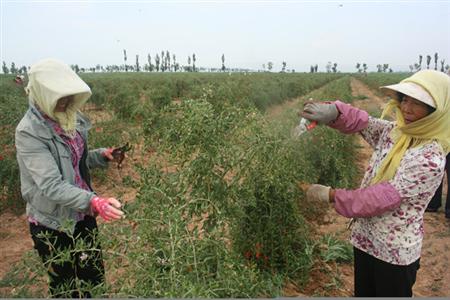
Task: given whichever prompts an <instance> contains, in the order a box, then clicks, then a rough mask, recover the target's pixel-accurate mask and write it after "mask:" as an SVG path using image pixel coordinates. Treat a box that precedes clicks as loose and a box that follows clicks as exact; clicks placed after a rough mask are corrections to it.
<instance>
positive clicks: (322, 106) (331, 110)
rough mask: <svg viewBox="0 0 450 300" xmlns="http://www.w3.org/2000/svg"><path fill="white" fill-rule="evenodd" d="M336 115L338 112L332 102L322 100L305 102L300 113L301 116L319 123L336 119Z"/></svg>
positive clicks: (326, 122)
mask: <svg viewBox="0 0 450 300" xmlns="http://www.w3.org/2000/svg"><path fill="white" fill-rule="evenodd" d="M338 115H339V112H338V110H337V108H336V105H335V104H334V103H324V102H312V103H307V104H306V105H305V107H304V108H303V113H302V117H304V118H306V119H308V120H310V121H317V122H319V123H321V124H328V123H330V122H332V121H334V120H336V119H337V117H338Z"/></svg>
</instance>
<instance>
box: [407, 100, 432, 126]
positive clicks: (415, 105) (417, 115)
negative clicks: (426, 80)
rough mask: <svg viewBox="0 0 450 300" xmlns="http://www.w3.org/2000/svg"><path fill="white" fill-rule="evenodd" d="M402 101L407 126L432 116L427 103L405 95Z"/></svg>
mask: <svg viewBox="0 0 450 300" xmlns="http://www.w3.org/2000/svg"><path fill="white" fill-rule="evenodd" d="M401 99H402V100H401V102H400V110H401V112H402V114H403V118H404V119H405V123H406V124H409V123H412V122H415V121H417V120H420V119H422V118H424V117H426V116H428V115H429V114H430V111H429V110H428V105H426V104H425V103H423V102H420V101H419V100H417V99H414V98H412V97H410V96H407V95H403V97H402V98H401Z"/></svg>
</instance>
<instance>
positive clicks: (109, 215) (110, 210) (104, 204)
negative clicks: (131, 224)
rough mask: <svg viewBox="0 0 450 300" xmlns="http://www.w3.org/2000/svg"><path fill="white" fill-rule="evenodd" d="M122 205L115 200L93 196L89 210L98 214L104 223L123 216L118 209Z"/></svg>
mask: <svg viewBox="0 0 450 300" xmlns="http://www.w3.org/2000/svg"><path fill="white" fill-rule="evenodd" d="M121 206H122V205H121V204H120V202H119V201H118V200H117V199H116V198H101V197H97V196H95V197H94V198H92V200H91V208H92V210H93V211H94V212H95V213H98V214H99V215H100V217H102V219H104V220H105V221H114V220H118V219H121V218H122V217H123V216H124V213H123V211H121V210H120V209H119V208H120V207H121Z"/></svg>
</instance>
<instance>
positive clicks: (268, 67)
mask: <svg viewBox="0 0 450 300" xmlns="http://www.w3.org/2000/svg"><path fill="white" fill-rule="evenodd" d="M272 68H273V62H271V61H269V62H268V63H267V70H269V72H271V71H272Z"/></svg>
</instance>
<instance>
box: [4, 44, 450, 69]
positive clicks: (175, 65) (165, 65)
mask: <svg viewBox="0 0 450 300" xmlns="http://www.w3.org/2000/svg"><path fill="white" fill-rule="evenodd" d="M123 62H124V63H123V64H122V65H107V66H102V65H100V64H97V65H95V66H94V67H89V68H84V67H79V66H78V64H72V65H71V68H72V69H73V70H74V71H75V72H77V73H79V72H91V73H95V72H255V70H251V69H247V68H227V67H226V66H225V54H222V56H221V67H217V68H204V67H198V66H197V65H196V63H197V56H196V54H195V53H193V54H192V55H188V57H187V65H181V64H180V63H179V61H178V60H177V56H176V55H175V54H173V53H172V54H171V53H170V52H169V50H166V51H161V53H156V54H155V55H153V56H152V55H150V54H147V57H146V61H145V62H144V63H143V64H142V60H140V57H139V55H138V54H136V56H135V60H134V61H133V63H129V60H128V56H127V51H126V49H123ZM422 62H423V56H422V55H419V60H418V62H416V63H413V64H411V65H409V69H410V71H411V72H417V71H419V70H421V69H422ZM431 62H432V57H431V55H427V56H426V68H427V69H430V65H431ZM438 64H440V66H438ZM273 67H274V63H273V62H271V61H269V62H267V63H264V64H262V70H256V72H272V70H273ZM355 67H356V70H357V72H358V73H364V74H365V73H367V70H368V65H367V64H366V63H359V62H358V63H356V66H355ZM431 67H432V66H431ZM439 67H440V68H439ZM28 68H29V67H26V66H21V67H18V66H16V64H15V63H14V62H12V63H11V65H10V67H8V66H7V64H6V62H5V61H3V65H2V71H3V74H9V73H11V74H25V73H26V72H27V70H28ZM376 69H377V72H379V73H386V72H393V70H392V68H390V67H389V64H386V63H383V64H377V65H376ZM438 69H439V70H440V71H441V72H446V73H449V72H450V66H449V65H448V64H445V59H441V60H440V61H439V55H438V53H435V54H434V70H438ZM289 72H291V73H295V70H294V69H288V68H287V62H286V61H282V63H281V70H280V73H289ZM309 72H310V73H318V72H319V66H318V65H317V64H315V65H311V66H310V70H309ZM325 72H327V73H337V72H339V70H338V64H337V63H336V62H331V61H329V62H328V63H327V64H326V65H325Z"/></svg>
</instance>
